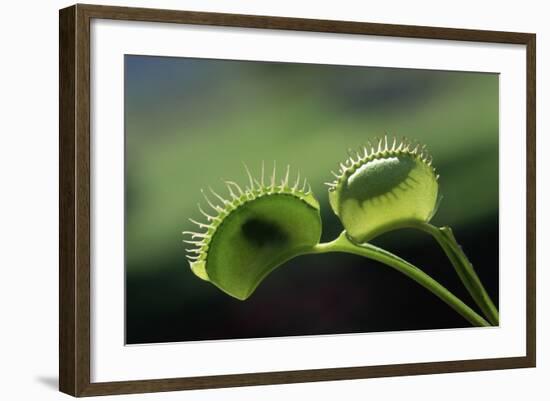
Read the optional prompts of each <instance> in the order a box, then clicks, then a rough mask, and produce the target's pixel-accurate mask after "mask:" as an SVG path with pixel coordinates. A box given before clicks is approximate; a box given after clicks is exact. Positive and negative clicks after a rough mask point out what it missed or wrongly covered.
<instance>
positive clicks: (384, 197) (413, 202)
mask: <svg viewBox="0 0 550 401" xmlns="http://www.w3.org/2000/svg"><path fill="white" fill-rule="evenodd" d="M333 174H334V175H335V177H336V179H335V180H334V181H333V182H329V183H327V185H328V186H329V199H330V204H331V206H332V208H333V210H334V212H335V213H336V215H337V216H338V217H339V218H340V220H341V222H342V224H343V226H344V228H345V229H346V232H347V233H348V235H349V236H350V238H351V239H352V240H353V241H355V242H357V243H364V242H367V241H369V240H371V239H372V238H374V237H376V236H378V235H380V234H382V233H384V232H388V231H393V230H396V229H399V228H406V227H412V228H417V229H420V230H422V231H424V232H427V233H428V234H430V235H432V236H433V237H434V238H435V239H436V240H437V242H438V243H439V245H440V246H441V247H442V248H443V250H444V251H445V253H446V254H447V257H448V258H449V259H450V261H451V263H452V264H453V266H454V268H455V270H456V272H457V274H458V276H459V277H460V279H461V280H462V282H463V283H464V285H465V287H466V288H467V290H468V291H469V292H470V294H471V296H472V298H473V299H474V301H475V302H476V303H477V305H478V306H479V307H480V309H481V310H482V311H483V313H484V314H485V316H486V317H487V318H488V319H489V321H490V322H491V324H493V325H498V322H499V315H498V310H497V308H496V307H495V305H494V304H493V302H492V301H491V298H490V297H489V295H488V294H487V291H485V288H484V287H483V285H482V283H481V281H480V280H479V277H478V276H477V274H476V272H475V270H474V268H473V266H472V264H471V263H470V261H469V260H468V258H467V257H466V255H465V254H464V252H463V251H462V248H461V247H460V246H459V245H458V243H457V241H456V239H455V237H454V235H453V233H452V230H451V229H450V228H449V227H442V228H437V227H435V226H433V225H431V224H430V223H429V221H430V220H431V218H432V217H433V215H434V214H435V212H436V211H437V206H438V178H439V176H438V175H437V174H436V171H435V169H434V168H433V167H432V158H431V156H430V155H429V153H428V151H427V149H426V147H425V146H421V145H420V144H418V143H415V144H413V143H412V142H410V141H409V140H407V139H403V140H401V141H399V142H398V141H397V140H396V139H395V138H393V140H391V141H390V140H388V137H387V136H385V137H384V138H382V139H379V140H377V141H376V142H375V144H374V145H373V144H371V143H369V144H368V145H366V146H364V147H363V149H361V152H357V153H356V154H355V155H353V154H352V155H350V157H349V158H348V159H347V160H346V161H345V162H344V163H341V164H340V169H339V171H338V173H333Z"/></svg>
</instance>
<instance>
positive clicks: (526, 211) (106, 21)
mask: <svg viewBox="0 0 550 401" xmlns="http://www.w3.org/2000/svg"><path fill="white" fill-rule="evenodd" d="M535 355H536V353H535V35H534V34H529V33H512V32H494V31H479V30H465V29H450V28H434V27H420V26H403V25H386V24H371V23H359V22H345V21H325V20H310V19H296V18H282V17H267V16H251V15H233V14H218V13H201V12H188V11H170V10H154V9H138V8H123V7H107V6H95V5H75V6H72V7H69V8H66V9H63V10H61V11H60V384H59V385H60V390H61V391H63V392H65V393H68V394H71V395H74V396H91V395H104V394H121V393H140V392H154V391H171V390H185V389H199V388H216V387H231V386H246V385H260V384H277V383H293V382H307V381H321V380H340V379H359V378H372V377H383V376H398V375H417V374H431V373H442V372H460V371H476V370H489V369H508V368H525V367H534V366H535Z"/></svg>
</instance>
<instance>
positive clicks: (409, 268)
mask: <svg viewBox="0 0 550 401" xmlns="http://www.w3.org/2000/svg"><path fill="white" fill-rule="evenodd" d="M327 252H346V253H353V254H355V255H359V256H364V257H366V258H369V259H373V260H376V261H378V262H381V263H384V264H385V265H388V266H390V267H393V268H394V269H396V270H398V271H399V272H401V273H403V274H405V275H406V276H407V277H409V278H411V279H413V280H414V281H416V282H417V283H418V284H420V285H422V286H423V287H424V288H426V289H428V290H429V291H431V292H432V293H433V294H435V295H436V296H438V297H439V298H440V299H441V300H443V301H444V302H445V303H447V305H449V306H450V307H451V308H453V309H454V310H455V311H457V312H458V313H459V314H460V315H461V316H463V317H464V318H465V319H466V320H468V321H469V322H470V323H471V324H473V325H474V326H490V324H489V323H488V322H487V321H486V320H485V319H484V318H482V317H481V316H480V315H478V314H477V313H476V312H475V311H474V310H473V309H471V308H470V307H469V306H468V305H466V304H465V303H464V302H462V301H461V300H460V299H458V298H457V297H456V296H455V295H453V294H452V293H451V292H450V291H449V290H447V289H446V288H445V287H443V286H442V285H441V284H439V283H438V282H437V281H435V280H434V279H433V278H431V277H430V276H429V275H427V274H426V273H424V272H423V271H422V270H420V269H419V268H417V267H416V266H413V265H412V264H410V263H409V262H407V261H405V260H403V259H401V258H399V257H398V256H396V255H394V254H392V253H390V252H387V251H385V250H383V249H380V248H378V247H376V246H374V245H371V244H361V245H358V244H355V243H354V242H351V241H350V240H349V239H348V237H347V235H346V232H345V231H344V232H343V233H342V234H340V236H339V237H338V238H336V239H335V240H334V241H332V242H328V243H324V244H318V245H317V246H315V247H314V248H313V249H312V250H311V251H310V252H308V253H327Z"/></svg>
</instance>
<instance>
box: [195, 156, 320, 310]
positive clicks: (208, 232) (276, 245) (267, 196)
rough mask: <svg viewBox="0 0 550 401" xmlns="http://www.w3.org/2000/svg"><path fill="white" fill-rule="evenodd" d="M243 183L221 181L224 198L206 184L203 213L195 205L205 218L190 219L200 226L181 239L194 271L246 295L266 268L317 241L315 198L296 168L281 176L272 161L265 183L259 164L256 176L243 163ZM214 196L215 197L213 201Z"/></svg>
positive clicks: (238, 295)
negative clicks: (245, 180)
mask: <svg viewBox="0 0 550 401" xmlns="http://www.w3.org/2000/svg"><path fill="white" fill-rule="evenodd" d="M245 170H246V173H247V176H248V184H247V186H245V188H244V189H243V188H241V186H240V185H239V184H237V183H236V182H234V181H225V184H226V187H227V191H228V197H227V198H226V197H223V196H221V195H220V194H218V193H217V192H215V191H214V190H212V189H211V188H209V192H210V194H211V195H207V194H206V193H205V191H202V193H203V196H204V198H205V201H206V203H207V205H208V206H209V207H210V209H212V212H211V213H208V212H206V211H204V210H203V208H202V207H201V206H200V204H199V205H198V206H199V211H200V212H201V213H202V214H203V215H204V217H205V218H206V222H202V223H201V222H198V221H196V220H193V219H190V220H191V222H192V223H194V224H196V225H197V226H198V227H199V228H201V229H203V231H198V232H195V231H185V232H184V234H185V235H187V236H190V237H191V238H190V239H189V240H184V242H186V243H188V244H191V245H193V246H194V247H192V248H190V249H187V252H188V256H187V257H188V260H189V262H190V265H191V269H192V270H193V272H194V273H195V274H196V275H197V276H199V277H201V278H202V279H204V280H207V281H210V282H212V283H213V284H215V285H216V286H218V287H219V288H220V289H222V290H223V291H225V292H226V293H228V294H230V295H232V296H234V297H236V298H238V299H246V298H248V297H249V296H250V295H251V294H252V292H253V291H254V289H255V288H256V286H257V285H258V284H259V283H260V282H261V280H262V279H263V277H265V276H266V275H267V274H269V272H270V271H271V270H273V269H274V268H275V267H277V266H278V265H280V264H282V263H283V262H285V261H286V260H288V259H290V258H292V257H294V256H297V255H299V254H300V253H302V252H304V251H305V250H308V249H310V248H311V247H313V246H315V245H316V244H317V243H318V242H319V238H320V234H321V220H320V215H319V203H318V202H317V200H316V199H315V197H314V196H313V194H312V192H311V187H310V185H309V184H308V183H307V180H306V179H303V180H302V179H301V178H300V174H299V173H298V174H297V176H296V179H295V180H292V183H291V181H290V166H287V168H286V171H285V174H284V176H283V178H282V179H280V181H279V180H278V179H277V176H276V175H277V174H276V164H275V163H274V164H273V170H272V173H271V178H270V179H269V182H266V177H265V168H264V163H262V167H261V173H260V178H259V179H256V178H254V177H253V175H252V173H251V172H250V170H249V169H248V167H247V166H246V165H245ZM212 199H214V200H212Z"/></svg>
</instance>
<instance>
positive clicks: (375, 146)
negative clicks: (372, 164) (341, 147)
mask: <svg viewBox="0 0 550 401" xmlns="http://www.w3.org/2000/svg"><path fill="white" fill-rule="evenodd" d="M347 153H348V157H347V158H346V160H344V161H343V162H340V163H339V165H338V168H337V169H336V171H337V172H334V171H331V174H332V175H333V176H334V177H335V180H334V181H329V182H325V185H327V186H328V187H329V191H334V190H335V189H336V188H338V186H339V185H340V184H341V183H342V182H343V181H344V180H346V179H347V177H348V176H349V175H350V174H352V173H353V172H354V171H355V170H357V169H358V168H359V167H361V166H362V165H363V164H365V163H368V162H369V161H371V160H374V159H377V158H382V157H386V156H390V155H396V154H402V155H403V154H406V155H410V156H413V157H416V158H418V159H420V160H421V161H422V162H424V163H425V164H426V165H427V166H430V167H432V156H431V155H430V153H429V152H428V149H427V147H426V145H422V144H420V143H419V142H417V141H414V142H412V141H411V140H410V139H408V138H407V137H401V139H397V137H396V136H392V137H388V135H387V134H385V135H384V136H383V137H381V138H378V137H377V138H374V140H373V142H371V141H370V140H368V141H367V142H366V143H365V144H364V145H362V146H361V147H360V149H359V151H354V150H353V149H351V148H350V149H348V151H347ZM432 170H433V172H434V174H435V169H434V168H433V167H432ZM435 175H436V178H438V177H439V176H438V175H437V174H435Z"/></svg>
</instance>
